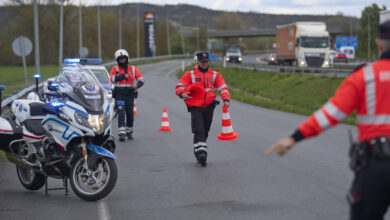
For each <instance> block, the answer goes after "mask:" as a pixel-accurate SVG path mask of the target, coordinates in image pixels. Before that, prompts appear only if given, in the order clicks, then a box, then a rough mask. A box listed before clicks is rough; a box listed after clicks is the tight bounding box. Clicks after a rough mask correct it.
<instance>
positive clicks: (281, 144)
mask: <svg viewBox="0 0 390 220" xmlns="http://www.w3.org/2000/svg"><path fill="white" fill-rule="evenodd" d="M294 144H295V140H294V139H293V138H292V137H286V138H283V139H282V140H279V141H278V142H276V143H275V144H273V145H272V146H271V147H269V148H268V149H267V151H266V152H265V153H266V154H267V155H270V154H271V153H272V152H276V153H277V154H278V155H279V156H283V155H284V154H285V153H287V151H289V150H290V149H291V148H292V147H293V146H294Z"/></svg>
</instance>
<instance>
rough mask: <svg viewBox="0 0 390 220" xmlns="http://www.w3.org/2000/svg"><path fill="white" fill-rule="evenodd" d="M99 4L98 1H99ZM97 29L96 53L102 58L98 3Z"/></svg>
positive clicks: (98, 8) (98, 7)
mask: <svg viewBox="0 0 390 220" xmlns="http://www.w3.org/2000/svg"><path fill="white" fill-rule="evenodd" d="M99 4H100V3H99ZM97 23H98V26H97V30H98V54H99V58H100V59H102V36H101V30H100V5H98V6H97Z"/></svg>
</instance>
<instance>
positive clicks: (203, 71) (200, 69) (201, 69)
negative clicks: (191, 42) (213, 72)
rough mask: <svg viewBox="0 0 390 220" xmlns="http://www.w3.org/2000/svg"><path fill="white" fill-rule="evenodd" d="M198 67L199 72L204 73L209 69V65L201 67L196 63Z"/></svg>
mask: <svg viewBox="0 0 390 220" xmlns="http://www.w3.org/2000/svg"><path fill="white" fill-rule="evenodd" d="M198 69H199V71H200V72H202V73H205V72H207V71H209V66H207V68H205V69H203V68H202V67H200V65H198Z"/></svg>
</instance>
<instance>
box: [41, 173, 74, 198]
mask: <svg viewBox="0 0 390 220" xmlns="http://www.w3.org/2000/svg"><path fill="white" fill-rule="evenodd" d="M47 179H48V176H45V196H46V197H49V196H50V195H49V191H52V190H65V196H68V193H69V189H68V178H67V177H64V178H63V179H62V184H63V186H64V187H62V188H49V187H48V185H49V184H48V182H47Z"/></svg>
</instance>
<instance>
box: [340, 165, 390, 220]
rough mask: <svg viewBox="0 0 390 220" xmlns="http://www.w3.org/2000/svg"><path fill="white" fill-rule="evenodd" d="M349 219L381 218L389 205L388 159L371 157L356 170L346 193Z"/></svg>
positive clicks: (389, 174) (389, 169)
mask: <svg viewBox="0 0 390 220" xmlns="http://www.w3.org/2000/svg"><path fill="white" fill-rule="evenodd" d="M347 198H348V201H349V203H350V205H351V210H350V212H351V213H350V215H351V218H350V219H351V220H383V216H384V214H385V213H386V211H387V208H388V206H389V205H390V160H384V161H378V160H376V159H371V160H370V164H369V166H368V167H367V168H365V169H363V170H362V171H360V172H358V173H357V174H356V175H355V179H354V181H353V184H352V189H351V190H350V192H349V193H348V195H347Z"/></svg>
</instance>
